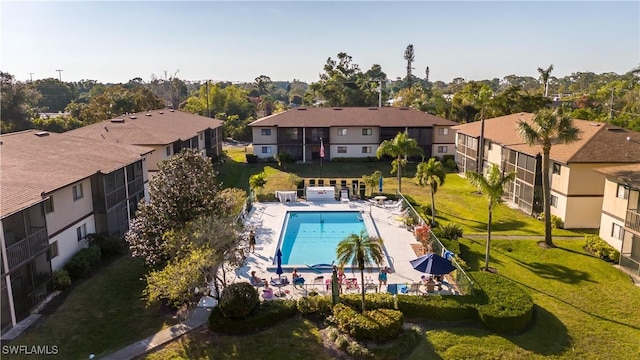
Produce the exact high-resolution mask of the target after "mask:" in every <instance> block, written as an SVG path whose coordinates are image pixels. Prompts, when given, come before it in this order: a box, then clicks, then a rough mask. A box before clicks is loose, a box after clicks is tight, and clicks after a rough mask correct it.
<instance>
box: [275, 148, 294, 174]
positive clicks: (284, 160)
mask: <svg viewBox="0 0 640 360" xmlns="http://www.w3.org/2000/svg"><path fill="white" fill-rule="evenodd" d="M276 161H277V162H278V166H280V167H281V168H282V170H286V167H287V164H292V163H294V162H295V161H296V158H295V157H293V155H291V154H290V153H289V152H286V151H280V152H278V153H277V154H276Z"/></svg>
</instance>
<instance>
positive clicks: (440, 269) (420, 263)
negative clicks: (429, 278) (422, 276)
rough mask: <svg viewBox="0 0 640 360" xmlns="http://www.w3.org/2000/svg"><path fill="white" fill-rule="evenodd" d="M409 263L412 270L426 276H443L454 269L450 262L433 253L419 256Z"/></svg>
mask: <svg viewBox="0 0 640 360" xmlns="http://www.w3.org/2000/svg"><path fill="white" fill-rule="evenodd" d="M410 262H411V266H413V268H414V269H416V270H418V271H422V272H423V273H426V274H433V275H444V274H448V273H450V272H452V271H453V270H455V269H456V268H455V266H453V265H452V264H451V261H449V260H447V259H445V258H443V257H442V256H439V255H437V254H434V253H431V254H427V255H423V256H420V257H419V258H417V259H415V260H411V261H410Z"/></svg>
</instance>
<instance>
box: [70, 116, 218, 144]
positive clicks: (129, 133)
mask: <svg viewBox="0 0 640 360" xmlns="http://www.w3.org/2000/svg"><path fill="white" fill-rule="evenodd" d="M115 119H120V120H124V122H120V121H114V120H115ZM222 124H223V122H222V121H221V120H218V119H212V118H208V117H205V116H200V115H194V114H190V113H186V112H182V111H172V110H169V109H162V110H152V111H149V112H141V113H136V114H128V115H125V116H119V117H117V118H114V119H109V120H105V121H101V122H99V123H95V124H91V125H87V126H83V127H81V128H79V129H75V130H71V131H69V132H67V133H68V134H71V135H75V136H82V137H86V138H91V139H96V140H106V141H110V142H117V143H120V144H133V145H167V144H171V143H173V142H174V141H176V140H182V141H184V140H188V139H190V138H192V137H194V136H196V135H198V132H200V131H203V130H206V129H215V128H217V127H220V126H222Z"/></svg>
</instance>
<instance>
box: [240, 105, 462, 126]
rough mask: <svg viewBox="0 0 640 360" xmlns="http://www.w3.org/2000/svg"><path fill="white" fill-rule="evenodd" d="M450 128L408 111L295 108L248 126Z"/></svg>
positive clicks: (433, 118) (438, 120)
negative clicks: (439, 126) (437, 126)
mask: <svg viewBox="0 0 640 360" xmlns="http://www.w3.org/2000/svg"><path fill="white" fill-rule="evenodd" d="M434 125H442V126H453V125H456V123H455V122H453V121H451V120H447V119H443V118H440V117H437V116H434V115H431V114H427V113H424V112H420V111H418V110H414V109H410V108H398V107H382V108H366V107H343V108H305V107H299V108H295V109H291V110H287V111H285V112H281V113H277V114H273V115H269V116H267V117H263V118H261V119H258V120H256V121H254V122H252V123H251V124H249V126H279V127H330V126H379V127H405V126H409V127H429V126H434Z"/></svg>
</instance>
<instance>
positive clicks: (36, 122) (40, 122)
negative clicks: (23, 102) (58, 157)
mask: <svg viewBox="0 0 640 360" xmlns="http://www.w3.org/2000/svg"><path fill="white" fill-rule="evenodd" d="M32 123H33V127H34V128H36V129H38V130H45V131H51V132H56V133H62V132H65V131H69V130H73V129H77V128H79V127H82V126H84V125H85V124H84V123H83V122H82V121H80V120H78V119H76V118H74V117H72V116H66V115H64V116H54V117H45V118H36V119H33V122H32Z"/></svg>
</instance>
